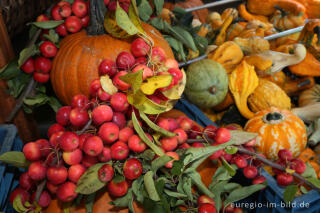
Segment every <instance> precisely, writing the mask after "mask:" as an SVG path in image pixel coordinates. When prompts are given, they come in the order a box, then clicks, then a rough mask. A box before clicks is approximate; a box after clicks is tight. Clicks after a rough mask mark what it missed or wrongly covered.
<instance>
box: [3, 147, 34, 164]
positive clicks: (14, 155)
mask: <svg viewBox="0 0 320 213" xmlns="http://www.w3.org/2000/svg"><path fill="white" fill-rule="evenodd" d="M0 161H2V162H4V163H8V164H11V165H12V166H15V167H19V168H27V167H28V166H29V165H30V162H29V161H28V160H27V159H26V158H25V156H24V154H23V152H17V151H11V152H5V153H3V154H2V155H0Z"/></svg>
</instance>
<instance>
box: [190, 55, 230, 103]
mask: <svg viewBox="0 0 320 213" xmlns="http://www.w3.org/2000/svg"><path fill="white" fill-rule="evenodd" d="M227 92H228V75H227V73H226V71H225V69H224V68H223V67H222V66H221V65H220V64H219V63H218V62H215V61H213V60H210V59H204V60H201V61H198V62H195V63H193V64H191V65H190V66H189V68H188V70H187V83H186V88H185V91H184V93H185V95H186V96H187V98H188V99H189V100H190V101H191V102H192V103H194V104H196V105H197V106H199V107H202V108H209V107H214V106H216V105H218V104H219V103H221V102H222V101H223V100H224V98H225V96H226V94H227Z"/></svg>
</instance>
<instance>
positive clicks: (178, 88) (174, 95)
mask: <svg viewBox="0 0 320 213" xmlns="http://www.w3.org/2000/svg"><path fill="white" fill-rule="evenodd" d="M181 72H182V74H183V78H182V81H180V83H179V84H177V85H175V86H174V87H172V88H171V89H169V90H167V91H164V92H162V94H163V95H164V96H165V97H166V98H168V99H170V100H172V99H179V98H180V97H181V95H182V93H183V91H184V88H185V87H186V82H187V77H186V73H185V72H184V70H183V69H181Z"/></svg>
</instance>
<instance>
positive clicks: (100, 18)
mask: <svg viewBox="0 0 320 213" xmlns="http://www.w3.org/2000/svg"><path fill="white" fill-rule="evenodd" d="M105 13H106V6H105V5H104V2H103V0H90V24H89V26H88V27H87V32H88V35H92V36H93V35H102V34H104V33H105V31H104V26H103V22H104V15H105Z"/></svg>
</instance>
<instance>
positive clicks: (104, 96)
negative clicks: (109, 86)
mask: <svg viewBox="0 0 320 213" xmlns="http://www.w3.org/2000/svg"><path fill="white" fill-rule="evenodd" d="M98 98H99V99H100V101H104V102H106V101H109V100H110V98H111V95H110V94H109V93H107V92H105V91H104V90H103V89H102V88H99V89H98Z"/></svg>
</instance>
